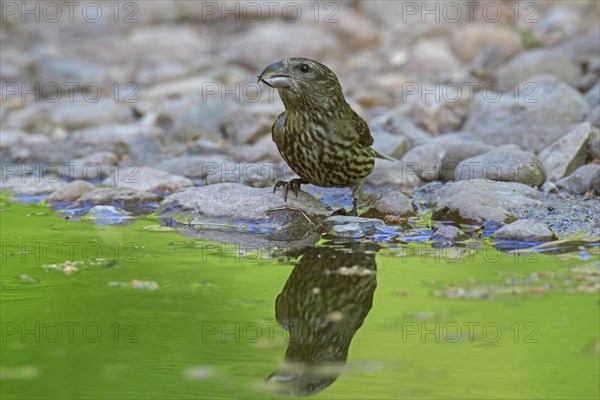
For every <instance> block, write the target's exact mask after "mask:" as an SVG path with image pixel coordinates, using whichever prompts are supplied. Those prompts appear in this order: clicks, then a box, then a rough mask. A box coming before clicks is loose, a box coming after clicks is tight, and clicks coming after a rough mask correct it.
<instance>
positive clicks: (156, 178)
mask: <svg viewBox="0 0 600 400" xmlns="http://www.w3.org/2000/svg"><path fill="white" fill-rule="evenodd" d="M102 183H103V184H104V185H111V186H119V187H128V188H131V189H136V190H141V191H144V192H174V191H176V190H178V189H180V188H183V187H187V186H194V182H192V180H190V179H188V178H186V177H184V176H180V175H174V174H171V173H169V172H167V171H163V170H160V169H156V168H151V167H141V168H139V169H135V168H134V169H131V170H130V171H129V173H124V172H123V171H117V172H116V173H114V174H113V175H112V176H109V177H108V178H106V179H105V180H104V181H103V182H102Z"/></svg>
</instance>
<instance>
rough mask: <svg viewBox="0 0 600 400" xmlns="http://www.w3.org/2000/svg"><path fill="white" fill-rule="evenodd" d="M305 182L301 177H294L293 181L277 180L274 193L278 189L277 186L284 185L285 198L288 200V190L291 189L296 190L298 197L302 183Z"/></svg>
mask: <svg viewBox="0 0 600 400" xmlns="http://www.w3.org/2000/svg"><path fill="white" fill-rule="evenodd" d="M305 183H306V182H305V181H304V180H302V179H300V178H296V179H292V180H291V181H277V183H275V187H274V188H273V193H275V192H276V191H277V188H280V187H283V199H284V201H286V202H287V198H288V192H289V191H290V190H291V191H292V192H294V194H295V195H296V197H298V191H299V190H300V185H303V184H305Z"/></svg>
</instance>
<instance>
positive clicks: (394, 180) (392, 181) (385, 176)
mask: <svg viewBox="0 0 600 400" xmlns="http://www.w3.org/2000/svg"><path fill="white" fill-rule="evenodd" d="M365 182H366V183H367V184H369V185H372V186H393V187H396V188H397V187H414V186H417V185H418V184H419V182H420V179H419V177H418V176H417V174H416V172H415V170H414V165H413V164H409V163H404V162H402V161H388V160H383V159H380V158H377V159H375V167H374V168H373V172H371V174H370V175H369V176H367V178H366V179H365Z"/></svg>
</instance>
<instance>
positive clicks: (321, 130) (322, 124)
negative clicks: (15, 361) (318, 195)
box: [258, 58, 383, 215]
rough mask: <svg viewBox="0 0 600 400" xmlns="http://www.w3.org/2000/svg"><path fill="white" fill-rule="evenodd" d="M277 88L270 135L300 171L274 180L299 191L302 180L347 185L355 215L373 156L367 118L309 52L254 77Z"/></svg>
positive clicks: (278, 183) (325, 185)
mask: <svg viewBox="0 0 600 400" xmlns="http://www.w3.org/2000/svg"><path fill="white" fill-rule="evenodd" d="M258 79H259V81H263V82H264V83H266V84H267V85H269V86H271V87H274V88H277V89H278V92H279V96H280V97H281V100H282V101H283V105H284V106H285V111H284V112H282V113H281V114H280V115H279V117H278V118H277V120H276V121H275V123H274V124H273V130H272V134H273V141H274V142H275V144H276V145H277V148H278V149H279V153H280V154H281V156H282V157H283V159H284V160H285V161H286V162H287V164H288V165H289V167H290V168H291V169H292V170H293V171H294V172H295V173H296V174H298V176H299V177H300V178H299V179H292V180H291V181H289V182H284V181H279V182H277V184H276V185H275V190H276V189H277V188H278V187H281V186H283V187H284V193H285V194H284V196H285V199H286V200H287V194H288V191H289V190H292V191H293V192H295V193H296V194H297V192H298V190H299V189H300V185H302V184H307V183H311V184H313V185H317V186H322V187H350V188H351V189H352V196H353V208H352V211H351V212H350V214H351V215H357V212H358V205H359V203H360V201H361V199H362V195H363V184H364V178H365V177H366V176H367V175H369V174H370V173H371V171H372V170H373V165H374V163H375V157H383V156H381V155H380V154H379V153H377V152H376V151H375V150H373V149H372V148H371V147H370V146H371V145H372V144H373V137H372V136H371V132H370V131H369V126H368V125H367V123H366V122H365V121H364V120H363V119H362V118H361V117H360V116H359V115H358V114H357V113H356V112H355V111H354V110H353V109H352V108H351V107H350V105H349V104H348V103H347V102H346V99H345V98H344V94H343V93H342V87H341V86H340V84H339V82H338V79H337V77H336V76H335V74H334V73H333V71H331V70H330V69H329V68H327V67H326V66H325V65H323V64H321V63H318V62H317V61H314V60H309V59H307V58H286V59H284V60H282V61H279V62H276V63H273V64H271V65H269V66H268V67H267V68H265V70H264V71H263V72H262V73H261V74H260V76H259V77H258Z"/></svg>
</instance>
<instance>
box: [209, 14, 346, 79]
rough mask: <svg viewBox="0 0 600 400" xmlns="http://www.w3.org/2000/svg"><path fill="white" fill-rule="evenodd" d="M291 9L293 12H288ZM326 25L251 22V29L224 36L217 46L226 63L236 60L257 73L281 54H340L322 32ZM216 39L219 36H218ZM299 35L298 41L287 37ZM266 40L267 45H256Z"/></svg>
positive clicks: (281, 55) (331, 37) (332, 37)
mask: <svg viewBox="0 0 600 400" xmlns="http://www.w3.org/2000/svg"><path fill="white" fill-rule="evenodd" d="M290 12H292V11H290ZM325 25H328V24H307V23H301V22H300V21H298V23H291V24H290V23H286V22H284V21H276V22H272V23H269V24H254V26H253V28H252V29H248V30H242V31H240V32H239V33H238V34H237V35H234V36H232V35H224V36H223V37H222V38H221V42H217V44H216V48H217V49H219V50H220V51H219V55H220V56H222V57H223V58H224V59H225V60H226V61H227V62H231V63H237V64H240V65H244V66H246V67H248V68H250V69H251V70H253V71H256V73H259V72H260V71H262V69H263V68H265V67H266V66H267V65H269V64H270V63H272V62H275V61H279V60H281V59H282V58H283V55H290V56H293V55H298V54H301V55H302V56H303V57H307V58H312V59H319V58H322V57H320V55H324V54H327V55H328V56H330V57H331V56H334V55H335V53H337V54H338V55H339V54H341V51H342V49H341V47H340V46H339V43H338V41H337V40H336V39H335V37H334V36H332V35H327V34H326V33H325V31H324V30H325V28H326V26H325ZM217 38H220V36H218V37H217ZM289 38H298V39H299V40H289ZM257 43H269V45H268V46H256V44H257Z"/></svg>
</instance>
